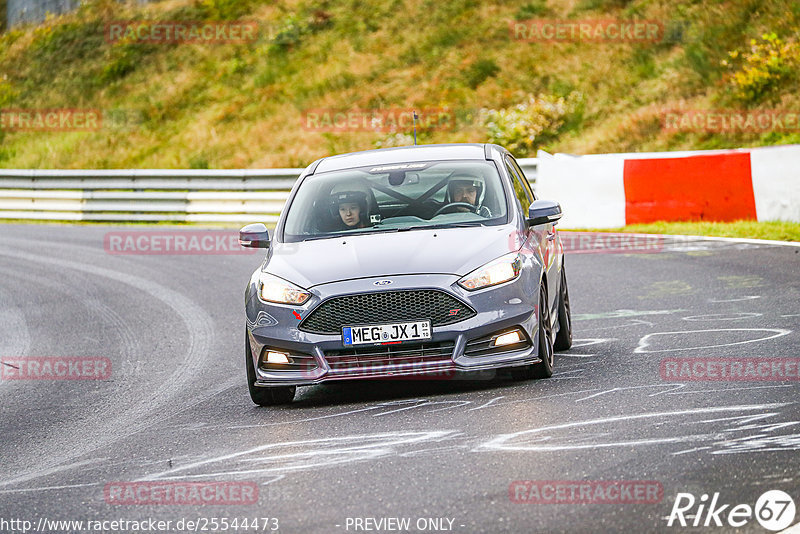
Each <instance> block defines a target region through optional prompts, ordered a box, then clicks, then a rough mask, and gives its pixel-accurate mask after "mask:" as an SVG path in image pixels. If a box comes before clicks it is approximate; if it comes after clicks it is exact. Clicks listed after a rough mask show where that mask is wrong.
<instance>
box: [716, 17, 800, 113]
mask: <svg viewBox="0 0 800 534" xmlns="http://www.w3.org/2000/svg"><path fill="white" fill-rule="evenodd" d="M729 56H730V58H731V60H732V61H731V62H729V61H728V60H723V61H722V64H723V65H724V66H727V67H730V68H731V69H734V72H733V77H732V78H731V84H732V86H733V90H734V95H735V97H736V98H737V99H738V100H740V101H742V102H745V103H748V104H755V103H758V102H759V101H761V100H762V99H764V98H765V97H766V96H768V95H770V94H772V93H774V92H775V91H776V90H777V89H779V88H781V87H783V86H784V85H786V84H787V83H788V82H790V81H792V80H794V81H796V80H797V71H798V68H800V44H798V43H797V42H793V41H790V42H784V41H782V40H781V39H778V36H777V35H775V34H774V33H769V34H764V35H762V36H761V41H760V42H759V41H757V40H756V39H752V40H751V41H750V50H749V52H740V51H739V50H734V51H732V52H730V53H729Z"/></svg>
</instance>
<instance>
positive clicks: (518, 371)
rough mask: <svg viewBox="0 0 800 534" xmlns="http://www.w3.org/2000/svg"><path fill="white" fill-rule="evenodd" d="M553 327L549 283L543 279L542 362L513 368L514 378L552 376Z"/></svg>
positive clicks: (541, 310)
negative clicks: (549, 306)
mask: <svg viewBox="0 0 800 534" xmlns="http://www.w3.org/2000/svg"><path fill="white" fill-rule="evenodd" d="M552 339H553V328H552V326H551V325H550V308H548V306H547V285H546V284H545V283H544V281H542V285H541V286H540V287H539V353H538V354H539V358H540V359H541V360H542V361H541V362H540V363H533V364H531V365H525V366H520V367H512V368H511V378H513V379H514V380H529V379H531V378H550V377H551V376H553V345H552V342H551V340H552Z"/></svg>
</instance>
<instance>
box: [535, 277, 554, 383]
mask: <svg viewBox="0 0 800 534" xmlns="http://www.w3.org/2000/svg"><path fill="white" fill-rule="evenodd" d="M552 340H553V326H552V325H551V324H550V307H549V306H548V305H547V284H546V283H544V282H542V287H541V288H539V358H540V359H541V360H542V361H541V363H537V364H534V365H533V367H532V369H531V372H532V375H533V378H550V377H551V376H553V364H554V363H555V360H554V356H553V341H552Z"/></svg>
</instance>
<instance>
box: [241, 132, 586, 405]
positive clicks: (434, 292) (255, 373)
mask: <svg viewBox="0 0 800 534" xmlns="http://www.w3.org/2000/svg"><path fill="white" fill-rule="evenodd" d="M560 217H561V207H560V205H559V204H558V203H556V202H552V201H547V200H538V199H537V198H536V196H535V194H534V193H533V190H532V189H531V186H530V184H529V183H528V180H527V179H526V177H525V175H524V173H523V172H522V170H521V169H520V167H519V165H518V164H517V162H516V161H515V159H514V157H513V156H512V155H511V154H510V153H509V152H508V151H507V150H506V149H504V148H502V147H500V146H497V145H491V144H485V145H484V144H451V145H422V146H409V147H400V148H390V149H382V150H369V151H365V152H356V153H352V154H343V155H338V156H331V157H327V158H323V159H320V160H317V161H315V162H314V163H312V164H311V165H310V166H309V167H308V168H307V169H305V170H304V171H303V173H302V174H301V175H300V177H299V178H298V180H297V182H296V183H295V184H294V187H293V188H292V191H291V193H290V195H289V198H288V200H287V201H286V205H285V208H284V210H283V212H282V213H281V216H280V218H279V220H278V223H277V226H276V228H275V231H274V235H273V236H272V239H270V235H269V232H268V230H267V228H266V227H265V226H264V225H263V224H261V223H256V224H251V225H248V226H245V227H244V228H242V229H241V230H240V232H239V242H240V244H241V245H242V246H245V247H256V248H266V249H267V254H266V258H265V259H264V262H263V263H262V265H261V266H260V267H259V268H258V269H257V270H256V271H255V272H254V273H253V276H252V278H251V279H250V282H249V284H248V285H247V289H246V291H245V311H246V315H247V326H246V332H245V363H246V366H247V383H248V386H249V390H250V396H251V398H252V400H253V402H255V403H256V404H259V405H262V406H266V405H272V404H281V403H288V402H291V401H292V400H293V399H294V396H295V392H296V388H297V386H304V385H312V384H318V383H321V382H325V381H331V380H347V379H368V378H415V377H416V378H420V377H422V378H430V379H434V380H436V379H443V378H450V377H453V376H460V375H461V374H462V372H470V371H487V370H497V369H505V368H507V369H508V370H509V371H510V374H511V376H512V378H516V379H528V378H548V377H550V376H551V375H552V373H553V363H554V362H553V351H554V349H556V350H565V349H568V348H569V347H570V346H571V344H572V327H571V319H570V307H569V292H568V290H567V277H566V271H565V270H564V251H563V246H562V243H561V238H560V237H559V234H558V231H557V230H556V228H555V225H556V223H557V221H558V219H559V218H560ZM467 376H469V375H467Z"/></svg>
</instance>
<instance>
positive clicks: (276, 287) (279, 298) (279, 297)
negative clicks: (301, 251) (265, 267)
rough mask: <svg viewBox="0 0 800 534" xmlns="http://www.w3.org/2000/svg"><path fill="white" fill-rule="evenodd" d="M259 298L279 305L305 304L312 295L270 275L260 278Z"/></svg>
mask: <svg viewBox="0 0 800 534" xmlns="http://www.w3.org/2000/svg"><path fill="white" fill-rule="evenodd" d="M258 296H259V297H260V298H261V300H265V301H267V302H276V303H278V304H303V303H304V302H305V301H307V300H308V299H309V298H310V297H311V293H309V292H308V291H306V290H305V289H303V288H301V287H299V286H296V285H294V284H293V283H291V282H288V281H286V280H284V279H283V278H278V277H277V276H275V275H272V274H269V273H261V274H260V275H259V277H258Z"/></svg>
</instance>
